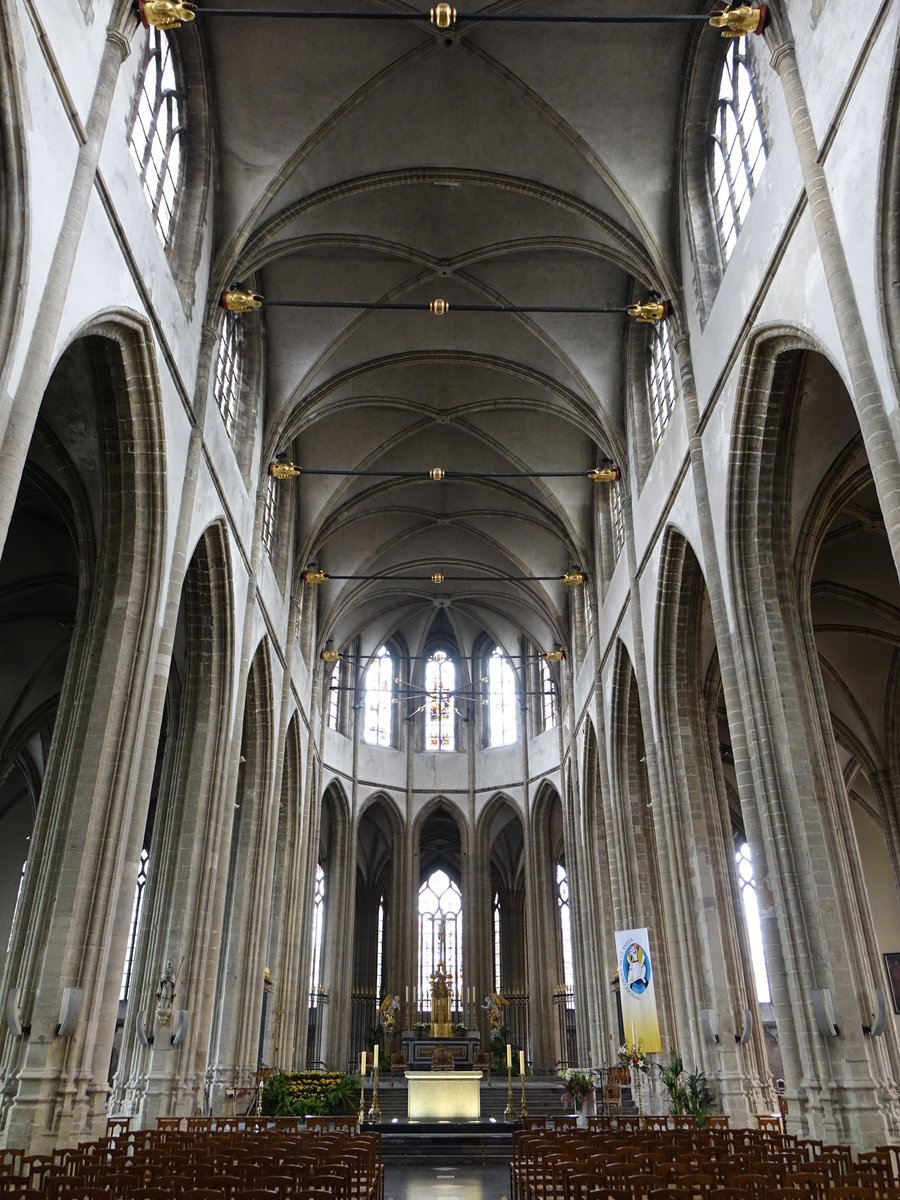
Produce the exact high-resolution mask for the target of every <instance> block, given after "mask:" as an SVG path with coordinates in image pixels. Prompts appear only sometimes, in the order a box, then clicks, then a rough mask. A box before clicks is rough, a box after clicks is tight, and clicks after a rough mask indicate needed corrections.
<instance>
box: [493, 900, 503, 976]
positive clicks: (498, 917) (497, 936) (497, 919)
mask: <svg viewBox="0 0 900 1200" xmlns="http://www.w3.org/2000/svg"><path fill="white" fill-rule="evenodd" d="M493 915H494V991H495V992H500V991H502V988H501V986H500V982H501V979H502V975H501V973H500V967H501V958H500V922H501V919H502V918H501V913H500V893H499V892H494V914H493Z"/></svg>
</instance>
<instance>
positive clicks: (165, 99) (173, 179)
mask: <svg viewBox="0 0 900 1200" xmlns="http://www.w3.org/2000/svg"><path fill="white" fill-rule="evenodd" d="M182 129H183V124H182V115H181V101H180V98H179V95H178V86H177V82H176V79H175V67H174V64H173V62H172V52H171V47H170V45H169V41H168V39H167V37H166V35H165V34H164V33H162V32H160V30H158V29H151V30H150V38H149V41H148V43H147V50H146V52H145V58H144V70H143V75H142V77H141V85H140V94H139V96H138V101H137V105H136V107H135V112H134V119H133V121H132V124H131V129H130V131H129V134H128V146H129V149H130V151H131V160H132V162H133V163H134V168H135V170H136V171H137V173H138V178H139V179H140V181H141V186H142V187H143V189H144V195H145V197H146V199H147V204H148V205H149V207H150V212H151V213H152V214H153V220H154V223H155V225H156V232H157V233H158V234H159V238H160V241H161V242H162V244H163V245H164V246H166V245H168V242H169V236H170V235H171V232H172V221H173V217H174V215H175V201H176V198H177V195H178V187H179V185H180V183H181V134H182Z"/></svg>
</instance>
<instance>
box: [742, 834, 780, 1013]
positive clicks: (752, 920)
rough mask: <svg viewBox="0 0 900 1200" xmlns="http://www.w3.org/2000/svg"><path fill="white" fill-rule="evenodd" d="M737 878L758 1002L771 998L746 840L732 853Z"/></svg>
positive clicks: (751, 859)
mask: <svg viewBox="0 0 900 1200" xmlns="http://www.w3.org/2000/svg"><path fill="white" fill-rule="evenodd" d="M734 861H735V863H736V864H737V870H738V880H739V882H740V885H741V900H742V901H743V905H744V918H745V920H746V922H747V937H748V939H749V941H750V958H751V960H752V962H753V974H754V975H755V977H756V998H757V1000H759V1002H760V1004H767V1003H768V1002H769V1000H771V994H770V992H769V973H768V971H767V970H766V954H765V950H764V949H763V940H762V927H761V925H760V921H759V900H758V898H757V895H756V880H755V879H754V877H753V856H752V855H751V853H750V847H749V846H748V845H747V842H746V841H743V840H741V841H740V842H739V843H738V848H737V850H736V852H735V855H734Z"/></svg>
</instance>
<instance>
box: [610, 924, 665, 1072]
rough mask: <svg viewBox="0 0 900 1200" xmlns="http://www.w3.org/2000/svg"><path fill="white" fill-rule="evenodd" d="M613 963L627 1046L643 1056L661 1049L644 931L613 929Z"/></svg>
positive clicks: (649, 957) (654, 995)
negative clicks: (614, 934) (616, 966)
mask: <svg viewBox="0 0 900 1200" xmlns="http://www.w3.org/2000/svg"><path fill="white" fill-rule="evenodd" d="M616 960H617V962H618V964H619V997H620V999H621V1002H622V1024H623V1026H624V1028H625V1042H626V1045H627V1046H628V1047H629V1048H631V1049H633V1048H634V1047H635V1046H637V1047H638V1048H639V1049H640V1050H643V1052H644V1053H645V1054H656V1053H658V1052H659V1051H660V1050H662V1043H661V1041H660V1038H659V1018H658V1016H657V1014H656V988H655V985H654V979H653V962H652V959H651V956H650V936H649V934H648V932H647V930H646V929H624V930H616Z"/></svg>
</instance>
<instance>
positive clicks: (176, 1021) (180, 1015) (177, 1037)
mask: <svg viewBox="0 0 900 1200" xmlns="http://www.w3.org/2000/svg"><path fill="white" fill-rule="evenodd" d="M190 1025H191V1014H190V1013H189V1012H188V1010H187V1009H186V1008H176V1009H175V1011H174V1012H173V1013H172V1039H171V1040H172V1045H173V1046H180V1045H181V1043H182V1042H183V1041H184V1039H185V1038H186V1037H187V1031H188V1029H189V1028H190Z"/></svg>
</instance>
